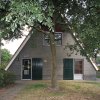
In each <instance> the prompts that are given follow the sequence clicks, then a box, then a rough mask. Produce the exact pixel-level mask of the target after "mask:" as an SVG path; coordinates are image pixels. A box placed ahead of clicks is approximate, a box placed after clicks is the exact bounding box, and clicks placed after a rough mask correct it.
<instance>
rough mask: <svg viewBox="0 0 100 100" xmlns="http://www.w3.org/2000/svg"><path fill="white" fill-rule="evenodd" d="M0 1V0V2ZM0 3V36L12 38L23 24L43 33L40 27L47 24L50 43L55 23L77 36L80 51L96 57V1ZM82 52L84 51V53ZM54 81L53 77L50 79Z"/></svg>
mask: <svg viewBox="0 0 100 100" xmlns="http://www.w3.org/2000/svg"><path fill="white" fill-rule="evenodd" d="M2 2H3V1H2ZM2 2H0V5H3V6H0V7H1V8H0V9H1V11H0V14H1V15H2V16H1V18H0V25H1V26H0V31H1V34H0V35H2V38H4V39H14V38H19V37H21V36H22V35H23V34H22V33H21V31H20V30H21V29H23V26H24V25H26V24H27V25H28V26H29V27H31V28H32V31H34V30H38V31H41V32H42V33H44V30H42V27H41V26H43V25H44V26H47V28H48V31H49V32H50V33H49V36H50V37H51V38H50V40H51V42H52V43H54V41H53V40H54V34H53V33H54V32H55V27H56V25H58V24H60V25H61V27H62V29H63V31H68V32H70V34H72V35H75V37H77V41H78V42H79V43H80V45H81V49H82V50H80V51H81V53H82V54H84V55H85V56H86V54H88V56H89V57H96V55H97V53H98V52H99V50H100V38H99V37H100V34H99V32H100V0H9V2H6V3H5V2H4V3H2ZM2 23H3V24H2ZM52 43H51V52H52V61H54V62H53V64H54V65H53V66H54V67H53V68H54V69H53V68H52V69H53V70H52V72H53V74H52V75H54V73H55V75H56V71H54V70H55V69H56V59H55V58H56V50H55V45H52ZM84 51H85V52H84ZM54 80H55V79H54Z"/></svg>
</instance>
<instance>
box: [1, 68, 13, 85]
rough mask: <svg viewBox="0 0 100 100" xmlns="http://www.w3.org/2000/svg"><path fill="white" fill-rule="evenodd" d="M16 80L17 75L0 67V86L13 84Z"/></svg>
mask: <svg viewBox="0 0 100 100" xmlns="http://www.w3.org/2000/svg"><path fill="white" fill-rule="evenodd" d="M14 82H15V75H14V74H13V73H10V72H8V71H5V70H3V69H0V87H4V86H7V85H9V84H13V83H14Z"/></svg>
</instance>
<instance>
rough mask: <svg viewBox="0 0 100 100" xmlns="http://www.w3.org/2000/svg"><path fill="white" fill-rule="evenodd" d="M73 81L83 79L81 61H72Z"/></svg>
mask: <svg viewBox="0 0 100 100" xmlns="http://www.w3.org/2000/svg"><path fill="white" fill-rule="evenodd" d="M74 64H75V65H74V79H76V80H82V79H83V60H82V59H75V60H74Z"/></svg>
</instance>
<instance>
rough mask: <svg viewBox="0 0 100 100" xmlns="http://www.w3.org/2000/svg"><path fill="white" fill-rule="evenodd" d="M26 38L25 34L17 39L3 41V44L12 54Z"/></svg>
mask: <svg viewBox="0 0 100 100" xmlns="http://www.w3.org/2000/svg"><path fill="white" fill-rule="evenodd" d="M24 38H25V36H24V37H22V38H20V39H15V40H13V41H3V43H4V46H2V48H6V49H8V50H9V51H10V53H11V54H14V53H15V52H16V50H17V49H18V47H19V46H20V45H21V43H22V41H23V40H24Z"/></svg>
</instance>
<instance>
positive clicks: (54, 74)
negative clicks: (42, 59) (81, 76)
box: [49, 33, 58, 89]
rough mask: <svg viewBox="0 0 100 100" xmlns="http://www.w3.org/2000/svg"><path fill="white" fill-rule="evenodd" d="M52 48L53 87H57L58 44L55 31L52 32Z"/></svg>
mask: <svg viewBox="0 0 100 100" xmlns="http://www.w3.org/2000/svg"><path fill="white" fill-rule="evenodd" d="M49 36H50V48H51V54H52V57H51V58H52V59H51V61H52V66H51V88H53V89H57V87H58V85H57V60H56V45H55V36H54V34H53V33H50V35H49Z"/></svg>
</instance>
